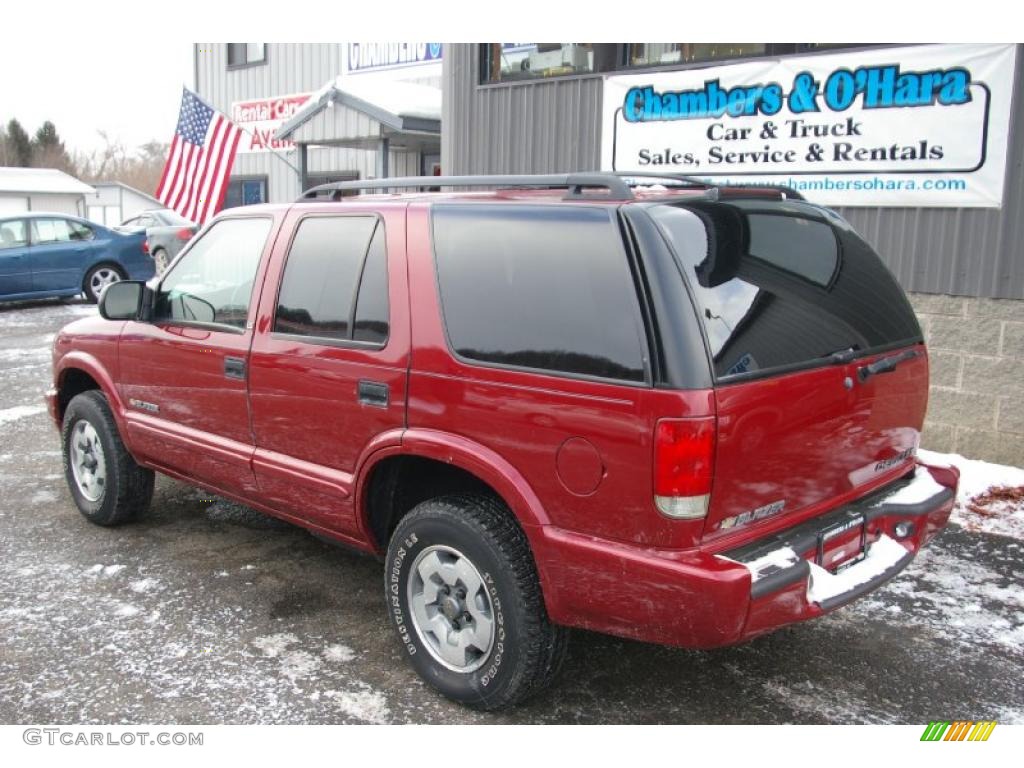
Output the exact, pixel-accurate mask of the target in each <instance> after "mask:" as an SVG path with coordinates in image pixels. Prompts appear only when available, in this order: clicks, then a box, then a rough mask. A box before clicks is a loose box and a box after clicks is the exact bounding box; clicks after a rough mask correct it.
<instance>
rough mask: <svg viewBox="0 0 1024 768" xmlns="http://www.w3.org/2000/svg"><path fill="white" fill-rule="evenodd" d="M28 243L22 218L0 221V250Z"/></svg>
mask: <svg viewBox="0 0 1024 768" xmlns="http://www.w3.org/2000/svg"><path fill="white" fill-rule="evenodd" d="M26 245H28V238H27V237H26V232H25V222H24V220H23V219H16V220H14V221H5V222H3V223H0V251H2V250H4V249H6V248H24V247H25V246H26Z"/></svg>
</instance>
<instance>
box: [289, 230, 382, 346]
mask: <svg viewBox="0 0 1024 768" xmlns="http://www.w3.org/2000/svg"><path fill="white" fill-rule="evenodd" d="M387 291H388V286H387V262H386V249H385V246H384V225H383V224H382V223H381V222H380V221H379V220H378V219H377V218H375V217H372V216H313V217H309V218H307V219H304V220H303V221H302V223H301V224H300V225H299V228H298V230H297V231H296V233H295V239H294V240H293V241H292V245H291V249H290V250H289V252H288V261H287V263H286V264H285V269H284V277H283V279H282V280H281V291H280V294H279V295H278V300H277V314H276V317H275V319H274V331H275V332H277V333H287V334H293V335H298V336H308V337H311V338H312V339H330V340H335V341H361V342H368V343H373V344H383V343H384V342H385V341H386V340H387V337H388V300H387Z"/></svg>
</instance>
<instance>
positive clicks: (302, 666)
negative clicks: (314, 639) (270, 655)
mask: <svg viewBox="0 0 1024 768" xmlns="http://www.w3.org/2000/svg"><path fill="white" fill-rule="evenodd" d="M318 669H320V659H318V658H317V657H316V656H314V655H313V654H311V653H309V652H308V651H287V652H285V653H284V655H283V656H281V674H283V675H284V676H285V677H287V678H290V679H291V680H295V679H297V678H300V677H309V676H310V675H312V674H314V673H315V672H316V671H317V670H318Z"/></svg>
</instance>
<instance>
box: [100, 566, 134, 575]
mask: <svg viewBox="0 0 1024 768" xmlns="http://www.w3.org/2000/svg"><path fill="white" fill-rule="evenodd" d="M127 567H128V566H125V565H108V566H107V567H106V568H104V569H103V575H104V576H117V574H119V573H120V572H121V571H123V570H124V569H125V568H127Z"/></svg>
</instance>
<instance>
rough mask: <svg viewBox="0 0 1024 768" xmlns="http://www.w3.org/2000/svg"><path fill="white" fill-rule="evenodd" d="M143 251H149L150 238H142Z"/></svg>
mask: <svg viewBox="0 0 1024 768" xmlns="http://www.w3.org/2000/svg"><path fill="white" fill-rule="evenodd" d="M142 252H143V253H149V238H143V240H142Z"/></svg>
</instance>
